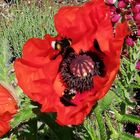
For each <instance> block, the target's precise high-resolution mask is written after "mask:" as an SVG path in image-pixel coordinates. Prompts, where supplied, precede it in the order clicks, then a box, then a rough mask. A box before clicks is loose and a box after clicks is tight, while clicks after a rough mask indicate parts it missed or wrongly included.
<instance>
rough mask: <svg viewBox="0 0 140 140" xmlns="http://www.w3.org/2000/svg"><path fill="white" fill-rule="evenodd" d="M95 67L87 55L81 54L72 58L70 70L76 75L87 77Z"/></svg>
mask: <svg viewBox="0 0 140 140" xmlns="http://www.w3.org/2000/svg"><path fill="white" fill-rule="evenodd" d="M93 69H94V62H93V60H92V59H91V58H90V56H87V55H79V56H77V57H76V58H75V59H73V60H72V62H71V64H70V71H71V72H72V74H73V75H74V76H78V77H85V76H87V75H88V74H89V73H91V72H92V71H93Z"/></svg>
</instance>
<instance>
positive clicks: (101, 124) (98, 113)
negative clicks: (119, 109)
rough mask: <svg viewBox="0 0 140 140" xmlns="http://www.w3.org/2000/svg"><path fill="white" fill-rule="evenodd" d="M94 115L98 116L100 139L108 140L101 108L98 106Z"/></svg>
mask: <svg viewBox="0 0 140 140" xmlns="http://www.w3.org/2000/svg"><path fill="white" fill-rule="evenodd" d="M94 113H95V115H96V119H97V122H98V126H99V131H100V137H101V138H100V139H101V140H106V139H107V134H106V129H105V125H104V121H103V118H102V117H103V116H102V112H101V110H100V108H99V107H98V106H97V107H96V108H95V109H94Z"/></svg>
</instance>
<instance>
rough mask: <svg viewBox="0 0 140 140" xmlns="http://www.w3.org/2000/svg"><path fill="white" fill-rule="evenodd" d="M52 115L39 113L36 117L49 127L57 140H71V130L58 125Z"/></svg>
mask: <svg viewBox="0 0 140 140" xmlns="http://www.w3.org/2000/svg"><path fill="white" fill-rule="evenodd" d="M52 115H53V114H48V113H47V114H46V113H41V114H39V116H38V117H39V118H40V119H41V121H43V122H45V123H46V124H47V125H48V126H49V128H50V129H51V130H52V131H53V132H54V133H55V135H56V137H57V139H58V140H66V139H67V140H73V139H74V138H73V135H72V128H70V127H67V126H60V125H58V124H57V123H56V122H55V120H54V117H53V116H52Z"/></svg>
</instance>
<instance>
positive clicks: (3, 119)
mask: <svg viewBox="0 0 140 140" xmlns="http://www.w3.org/2000/svg"><path fill="white" fill-rule="evenodd" d="M16 110H17V104H16V101H15V99H14V98H13V96H12V95H11V93H10V92H9V91H8V90H7V89H6V88H4V87H3V86H2V85H1V84H0V137H1V136H3V135H4V134H6V133H7V132H8V131H9V130H10V120H11V119H12V117H13V115H14V114H15V113H16Z"/></svg>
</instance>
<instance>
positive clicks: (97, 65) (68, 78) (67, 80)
mask: <svg viewBox="0 0 140 140" xmlns="http://www.w3.org/2000/svg"><path fill="white" fill-rule="evenodd" d="M69 42H70V41H69V40H67V39H66V38H64V39H62V40H61V41H56V44H55V47H54V48H58V47H57V46H59V47H60V45H61V47H62V48H61V51H60V54H61V55H62V62H61V64H60V67H59V72H60V73H61V78H62V80H63V82H64V84H65V86H66V89H65V91H64V93H63V95H62V97H60V101H61V102H62V103H63V104H64V105H65V106H75V104H73V103H72V102H71V100H72V98H73V97H74V96H75V95H76V93H77V92H79V93H83V92H84V91H88V90H90V89H91V88H93V86H94V83H93V76H94V75H99V76H103V73H104V63H103V60H102V59H101V58H100V57H99V56H98V54H97V53H95V52H93V51H88V52H83V51H81V52H80V53H79V54H77V53H76V52H75V51H74V49H73V48H72V47H71V46H70V43H69ZM94 47H95V49H96V50H97V52H99V54H101V55H104V54H103V53H102V52H101V50H100V47H99V44H98V42H97V40H95V41H94Z"/></svg>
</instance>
